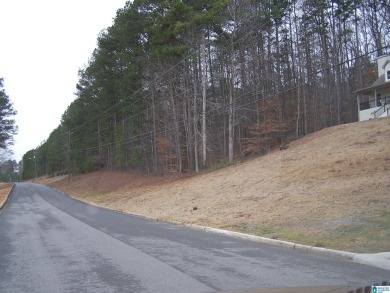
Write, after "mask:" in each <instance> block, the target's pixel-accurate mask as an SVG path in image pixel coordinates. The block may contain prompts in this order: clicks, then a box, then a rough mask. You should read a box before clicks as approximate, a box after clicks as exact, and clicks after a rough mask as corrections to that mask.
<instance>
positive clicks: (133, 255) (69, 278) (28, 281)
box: [0, 183, 389, 293]
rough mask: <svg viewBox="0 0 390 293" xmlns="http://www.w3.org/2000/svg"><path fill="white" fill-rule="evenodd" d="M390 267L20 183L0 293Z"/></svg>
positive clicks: (341, 274)
mask: <svg viewBox="0 0 390 293" xmlns="http://www.w3.org/2000/svg"><path fill="white" fill-rule="evenodd" d="M382 280H389V271H386V270H381V269H378V268H374V267H369V266H365V265H361V264H356V263H352V262H347V261H341V260H335V259H330V258H325V257H321V256H318V255H314V254H308V253H305V252H302V251H296V250H291V249H283V248H279V247H274V246H268V245H263V244H259V243H254V242H250V241H244V240H240V239H235V238H230V237H227V236H223V235H217V234H213V233H207V232H203V231H198V230H193V229H189V228H184V227H181V226H179V225H173V224H168V223H162V222H157V221H153V220H147V219H143V218H140V217H134V216H130V215H126V214H123V213H117V212H112V211H109V210H106V209H102V208H98V207H95V206H92V205H88V204H84V203H81V202H79V201H76V200H74V199H72V198H70V197H68V196H65V195H63V194H61V193H59V192H57V191H55V190H53V189H51V188H49V187H46V186H43V185H38V184H33V183H17V184H16V186H15V188H14V190H13V192H12V194H11V197H10V199H9V201H8V203H7V205H6V206H5V208H4V209H3V210H2V211H1V214H0V292H170V293H172V292H216V291H217V292H218V291H233V290H240V289H252V288H264V287H295V286H323V285H370V284H373V283H376V282H380V281H382Z"/></svg>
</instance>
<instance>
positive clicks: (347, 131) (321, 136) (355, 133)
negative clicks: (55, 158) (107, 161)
mask: <svg viewBox="0 0 390 293" xmlns="http://www.w3.org/2000/svg"><path fill="white" fill-rule="evenodd" d="M56 179H57V180H56V181H55V182H48V181H46V183H47V184H49V185H52V186H54V187H56V188H58V189H60V190H62V191H64V192H66V193H68V194H70V195H72V196H75V197H77V198H80V199H82V200H85V201H89V202H93V203H95V204H98V205H102V206H106V207H110V208H113V209H117V210H121V211H125V212H130V213H135V214H140V215H144V216H149V217H154V218H158V219H161V220H169V221H180V222H184V223H194V224H200V225H205V226H212V227H220V228H225V229H233V230H239V231H245V232H248V233H253V234H258V235H263V236H267V237H272V238H279V239H284V240H292V241H297V242H300V243H306V244H311V245H317V246H326V247H331V248H337V249H348V250H351V251H357V252H379V251H390V232H389V230H390V118H383V119H379V120H375V121H366V122H359V123H353V124H347V125H340V126H336V127H331V128H327V129H324V130H322V131H319V132H317V133H314V134H312V135H308V136H306V137H304V138H302V139H299V140H297V141H294V142H292V143H290V145H289V148H288V149H287V150H283V151H275V152H272V153H270V154H268V155H266V156H262V157H258V158H255V159H252V160H249V161H246V162H243V163H236V164H234V165H231V166H229V167H226V168H223V169H220V170H217V171H213V172H205V173H202V174H200V175H191V174H186V175H181V176H179V175H175V176H159V177H155V176H146V175H141V174H138V173H136V172H95V173H92V174H87V175H81V176H76V177H71V178H70V182H68V178H56ZM58 179H62V180H58ZM50 180H51V179H50ZM373 238H375V239H373Z"/></svg>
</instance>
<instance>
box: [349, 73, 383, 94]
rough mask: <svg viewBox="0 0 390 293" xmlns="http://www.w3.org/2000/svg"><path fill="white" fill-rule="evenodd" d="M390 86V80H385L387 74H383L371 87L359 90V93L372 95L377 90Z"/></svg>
mask: <svg viewBox="0 0 390 293" xmlns="http://www.w3.org/2000/svg"><path fill="white" fill-rule="evenodd" d="M385 88H390V82H386V81H385V75H384V74H382V75H381V76H380V77H379V78H378V79H377V80H376V81H375V82H374V83H373V84H372V85H370V86H369V87H366V88H363V89H360V90H357V91H356V93H357V94H364V95H370V94H372V93H374V91H375V90H380V89H385Z"/></svg>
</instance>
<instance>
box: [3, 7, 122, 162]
mask: <svg viewBox="0 0 390 293" xmlns="http://www.w3.org/2000/svg"><path fill="white" fill-rule="evenodd" d="M125 3H126V0H67V1H59V0H34V1H31V0H0V78H1V77H2V78H4V89H5V91H6V93H7V95H8V96H9V97H10V99H11V101H12V102H13V104H14V108H15V110H17V111H18V114H17V116H16V117H15V118H16V124H17V125H18V127H19V133H18V135H17V136H16V137H15V145H14V146H13V147H12V150H13V151H14V155H13V158H14V159H15V160H17V161H19V160H21V159H22V156H23V155H24V154H25V153H26V152H27V151H29V150H31V149H34V148H36V147H37V146H38V145H39V144H40V143H41V142H43V141H44V140H46V139H47V138H48V136H49V134H50V133H51V132H52V131H53V130H54V129H55V128H57V126H58V125H59V124H60V121H61V116H62V114H63V113H64V112H65V110H66V109H67V107H68V106H69V104H70V103H71V102H72V101H73V100H74V99H75V95H74V92H75V90H76V84H77V81H78V76H77V73H78V70H79V68H83V67H84V65H85V64H87V62H88V59H89V58H90V57H91V54H92V52H93V50H94V49H95V48H96V41H97V36H98V34H99V33H100V32H101V31H102V30H103V29H105V28H107V27H108V26H110V25H111V24H112V21H113V18H114V17H115V15H116V11H117V10H118V9H119V8H123V7H124V5H125Z"/></svg>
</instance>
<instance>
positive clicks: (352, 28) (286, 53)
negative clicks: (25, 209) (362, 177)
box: [23, 0, 390, 179]
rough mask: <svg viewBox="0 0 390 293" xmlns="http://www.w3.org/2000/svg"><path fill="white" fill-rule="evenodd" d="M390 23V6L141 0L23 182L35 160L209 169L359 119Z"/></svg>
mask: <svg viewBox="0 0 390 293" xmlns="http://www.w3.org/2000/svg"><path fill="white" fill-rule="evenodd" d="M389 18H390V8H389V5H388V3H387V0H367V1H363V0H160V1H156V0H154V1H153V0H134V1H132V2H130V1H129V2H127V3H126V5H125V7H123V8H121V9H119V10H118V11H117V14H116V17H115V18H114V20H113V24H112V26H110V27H108V28H107V29H105V30H103V31H102V32H101V33H100V35H99V36H98V39H97V48H96V49H95V50H94V52H93V54H92V56H91V57H90V59H89V62H88V64H87V66H85V68H83V69H81V70H80V71H79V81H78V83H77V87H76V93H75V94H76V99H75V100H74V102H72V104H71V105H70V106H69V107H68V108H67V110H66V111H65V113H64V114H63V116H62V121H61V123H60V125H59V126H58V127H57V128H56V129H55V130H54V131H53V132H52V133H51V134H50V136H49V137H48V139H47V140H46V141H44V142H43V143H42V144H41V145H39V146H38V147H37V148H36V149H34V150H30V151H29V152H27V153H26V154H25V155H24V157H23V166H24V173H23V176H24V178H25V179H27V178H31V177H33V176H34V174H35V173H34V172H36V170H34V163H35V164H36V166H38V173H39V174H56V173H66V172H68V171H70V172H71V173H83V172H90V171H93V170H96V169H99V168H105V169H109V170H128V169H138V170H142V171H144V172H148V173H151V174H163V173H167V172H185V171H191V172H199V171H200V170H204V169H206V168H209V167H211V166H213V165H215V164H217V163H220V162H222V163H225V162H226V163H231V162H233V161H234V160H235V158H236V157H240V156H245V155H248V156H250V155H258V154H264V153H266V152H268V151H269V150H271V149H273V148H276V147H280V148H284V147H286V145H287V143H288V142H289V141H291V140H294V139H297V138H299V137H301V136H304V135H307V134H309V133H312V132H314V131H318V130H320V129H323V128H325V127H329V126H333V125H337V124H341V123H348V122H353V121H356V120H357V103H356V95H355V94H354V91H356V90H357V89H359V88H362V87H364V86H367V85H369V84H370V83H372V82H373V81H374V80H375V79H376V67H375V63H374V62H373V60H374V58H375V57H377V56H380V55H383V54H386V53H388V52H389V46H390V38H389V36H390V19H389ZM53 98H55V97H53ZM34 156H35V159H34V160H32V159H31V158H33V157H34Z"/></svg>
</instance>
